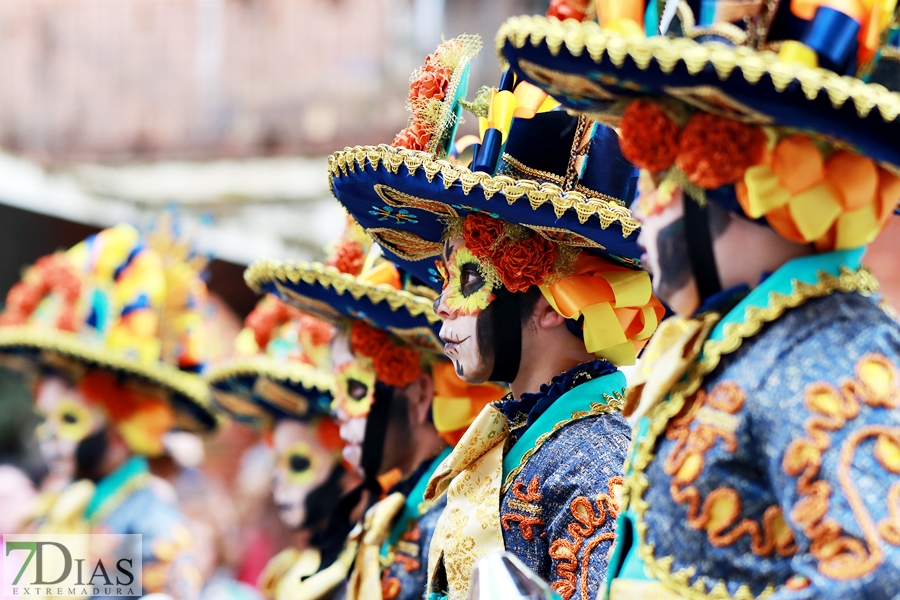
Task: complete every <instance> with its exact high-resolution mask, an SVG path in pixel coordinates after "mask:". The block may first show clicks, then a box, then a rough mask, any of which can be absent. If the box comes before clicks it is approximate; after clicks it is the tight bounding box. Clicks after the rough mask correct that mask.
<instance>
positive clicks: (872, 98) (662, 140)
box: [497, 2, 900, 251]
mask: <svg viewBox="0 0 900 600" xmlns="http://www.w3.org/2000/svg"><path fill="white" fill-rule="evenodd" d="M845 4H846V5H845V6H843V8H841V9H840V10H839V9H837V8H834V6H837V5H834V6H832V5H827V6H826V5H824V4H822V5H820V4H819V3H798V2H791V3H787V2H782V3H769V4H759V5H757V4H756V3H746V5H742V6H743V8H742V9H740V10H737V12H735V10H726V5H725V3H721V2H718V3H716V2H712V3H704V4H703V10H700V11H699V12H698V13H697V14H698V15H699V16H695V13H694V12H693V11H692V10H691V6H693V4H691V3H680V4H678V5H677V10H676V11H674V12H672V13H671V14H669V13H664V14H660V12H659V11H658V10H657V6H656V5H650V6H648V7H646V9H645V7H644V5H643V4H642V3H640V2H623V3H611V2H602V3H597V4H596V15H594V16H595V18H596V19H597V20H598V22H595V21H593V20H591V21H586V22H578V21H577V20H575V19H569V20H565V21H559V20H557V19H548V18H543V17H520V18H517V19H512V20H510V21H508V22H507V23H506V24H505V25H504V26H503V27H502V28H501V30H500V32H499V34H498V37H497V48H498V52H499V53H500V56H501V58H502V60H504V61H508V62H509V64H510V67H511V69H512V70H513V71H514V72H515V73H516V75H517V76H520V77H522V78H524V79H525V80H526V81H529V82H530V83H533V84H534V85H536V86H538V87H540V88H541V89H543V90H544V91H547V92H548V93H550V94H552V95H553V96H554V97H555V98H556V99H557V100H559V101H560V102H562V104H563V105H564V106H566V107H567V108H569V109H570V110H575V111H578V112H580V113H583V114H587V115H590V116H592V117H593V118H596V119H599V120H602V121H604V122H607V123H611V124H614V125H616V126H618V127H619V132H620V135H621V138H622V151H623V154H625V156H626V157H628V158H629V159H630V160H631V161H632V162H634V163H635V164H636V165H637V166H639V167H640V168H641V169H642V182H641V188H642V194H641V195H642V196H643V197H644V199H643V200H642V201H641V204H642V210H644V211H648V212H653V211H655V210H662V208H664V207H665V206H666V205H667V204H668V203H669V202H671V200H672V198H673V197H674V196H675V195H676V194H680V193H684V194H687V195H688V196H690V197H691V198H693V199H694V200H696V201H698V202H700V203H704V202H706V201H707V200H712V201H715V202H718V203H720V204H722V205H723V206H725V207H726V208H728V209H730V210H733V211H738V212H742V213H743V214H745V215H746V216H748V217H750V218H752V219H764V220H765V222H766V223H768V224H769V225H770V226H771V227H772V228H773V229H774V230H776V231H777V232H778V233H779V234H781V235H782V236H784V237H785V238H787V239H789V240H792V241H795V242H798V243H811V244H815V246H816V248H817V249H818V250H819V251H829V250H834V249H846V248H853V247H858V246H861V245H864V244H867V243H869V242H870V241H872V239H874V238H875V237H876V236H877V234H878V233H879V232H880V231H881V230H882V229H883V227H884V226H885V225H886V223H887V221H888V220H889V218H890V216H891V214H892V212H893V211H894V210H895V209H896V206H897V201H898V199H900V177H898V175H900V150H898V146H897V144H896V142H895V140H896V139H897V136H898V134H900V121H898V119H897V117H898V115H900V94H898V93H897V90H900V77H898V76H897V75H898V73H900V69H898V66H900V62H898V57H900V54H898V52H897V50H896V47H895V46H894V44H896V39H897V28H898V24H900V22H898V17H900V14H898V12H897V11H896V10H895V11H893V12H891V11H887V10H885V7H886V5H881V4H879V3H872V4H871V5H866V6H863V5H862V4H861V3H845ZM857 5H858V6H857ZM659 6H662V3H661V4H660V5H659ZM673 6H674V5H673ZM732 8H734V7H733V6H732ZM748 11H749V12H748ZM670 19H671V21H670ZM663 28H665V29H666V32H667V34H666V35H665V36H663V35H656V36H651V37H644V32H645V30H646V31H647V32H651V34H652V33H654V32H656V31H659V30H660V29H663Z"/></svg>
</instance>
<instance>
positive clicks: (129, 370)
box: [0, 225, 216, 453]
mask: <svg viewBox="0 0 900 600" xmlns="http://www.w3.org/2000/svg"><path fill="white" fill-rule="evenodd" d="M204 265H205V259H204V258H203V257H199V256H196V255H194V254H193V253H192V252H191V250H190V246H189V245H188V244H186V243H183V242H181V241H178V240H177V239H175V238H174V237H173V235H172V233H171V231H170V228H169V227H167V226H160V227H159V228H158V230H157V231H156V232H155V233H153V234H151V235H148V236H142V235H141V234H140V233H139V232H138V231H137V230H136V229H135V228H134V227H131V226H130V225H118V226H116V227H113V228H111V229H106V230H103V231H101V232H100V233H98V234H96V235H93V236H91V237H89V238H88V239H86V240H85V241H83V242H81V243H79V244H77V245H76V246H74V247H72V248H71V249H70V250H68V251H66V252H61V253H57V254H53V255H49V256H45V257H43V258H41V259H39V260H38V261H36V262H35V264H34V265H33V266H31V267H30V268H29V269H28V270H26V272H25V275H24V276H23V278H22V280H21V281H20V282H19V283H17V284H16V285H15V286H13V288H12V289H11V290H10V291H9V293H8V295H7V299H6V308H5V310H4V311H3V313H2V314H0V363H2V364H3V365H4V366H6V367H7V368H12V369H15V370H19V371H25V372H28V373H31V374H36V373H37V372H39V371H40V370H42V369H47V368H49V369H53V370H57V371H64V372H66V373H67V374H68V375H70V376H71V377H72V379H73V381H75V382H76V383H77V382H79V381H80V380H82V379H83V378H85V377H87V378H89V379H90V381H91V382H92V383H91V388H92V391H98V390H99V392H104V390H105V391H106V392H109V393H108V394H105V393H97V394H94V393H91V394H90V396H91V397H92V398H100V399H103V402H107V396H111V398H109V399H108V401H109V402H113V404H115V406H106V407H105V408H107V412H108V413H110V416H111V417H112V418H113V420H114V421H117V422H119V424H120V425H123V424H125V422H127V426H125V427H124V429H127V430H129V431H131V432H132V433H133V434H134V435H130V434H129V435H130V437H131V438H133V439H130V440H126V441H129V443H130V444H131V445H132V447H133V448H134V449H135V450H138V451H141V452H145V453H155V452H157V451H160V450H161V436H162V434H164V433H165V432H166V431H168V430H169V429H186V430H190V431H207V430H211V429H212V428H214V426H215V424H216V419H215V417H214V415H213V413H212V412H211V411H210V408H209V406H208V397H209V389H208V387H207V385H206V383H205V382H204V381H203V380H202V379H201V378H200V377H199V376H198V375H196V372H197V371H199V370H200V369H201V367H202V365H203V362H204V360H205V351H206V346H205V342H204V335H203V334H204V332H203V327H204V314H203V312H204V310H205V307H206V298H207V290H206V285H205V284H204V282H203V280H202V279H201V276H200V272H201V270H202V269H203V268H204ZM101 388H102V389H101ZM116 390H117V391H116ZM132 392H133V393H132ZM145 434H146V435H145Z"/></svg>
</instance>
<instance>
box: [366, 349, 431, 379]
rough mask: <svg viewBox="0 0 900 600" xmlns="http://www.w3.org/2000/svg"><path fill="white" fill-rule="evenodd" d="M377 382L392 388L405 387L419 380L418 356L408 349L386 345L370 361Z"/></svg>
mask: <svg viewBox="0 0 900 600" xmlns="http://www.w3.org/2000/svg"><path fill="white" fill-rule="evenodd" d="M372 363H373V366H374V368H375V376H376V377H377V378H378V381H381V382H382V383H386V384H387V385H390V386H393V387H398V388H402V387H406V386H408V385H409V384H411V383H412V382H413V381H415V380H416V379H418V378H419V374H420V373H421V372H422V368H421V367H420V366H419V354H418V353H417V352H416V351H415V350H411V349H409V348H401V347H400V346H394V345H392V344H390V343H388V345H387V346H385V347H383V348H382V351H381V352H380V353H378V355H377V356H375V357H374V359H373V360H372Z"/></svg>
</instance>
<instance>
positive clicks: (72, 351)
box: [0, 325, 215, 431]
mask: <svg viewBox="0 0 900 600" xmlns="http://www.w3.org/2000/svg"><path fill="white" fill-rule="evenodd" d="M11 348H34V349H36V350H47V351H50V352H58V353H59V354H62V355H64V356H69V357H72V358H75V359H78V360H79V361H83V362H87V363H89V364H93V365H96V366H98V367H100V368H103V369H109V370H114V371H121V372H123V373H127V374H129V375H133V376H136V377H139V378H142V379H145V380H147V381H149V382H151V383H153V384H156V385H158V386H160V387H162V388H163V389H165V390H168V391H169V392H175V393H177V394H180V395H181V396H183V397H184V398H186V399H187V400H189V401H191V402H192V403H193V404H194V405H196V406H197V407H199V408H200V409H202V410H203V411H204V412H205V413H207V415H209V416H210V418H211V420H214V417H215V413H213V411H212V409H211V408H210V404H209V387H208V386H207V385H206V382H205V381H204V380H203V379H202V378H201V377H200V376H199V375H194V374H193V373H187V372H184V371H181V370H179V369H178V368H176V367H174V366H172V365H169V364H166V363H161V362H158V361H156V362H153V363H141V362H138V361H136V360H133V359H131V358H129V357H127V356H125V355H122V354H117V353H116V352H114V351H112V350H110V349H108V348H102V347H93V346H91V345H89V344H87V343H85V342H84V341H82V339H81V338H80V337H79V336H78V335H77V334H74V333H69V332H66V331H60V330H58V329H55V328H54V329H51V328H49V327H41V326H37V325H11V326H7V327H2V328H0V349H11ZM177 412H179V413H183V412H184V411H182V410H178V411H177ZM191 425H192V426H193V429H194V430H197V431H203V430H206V429H208V427H207V426H206V425H205V424H201V423H199V422H196V420H195V419H193V418H191Z"/></svg>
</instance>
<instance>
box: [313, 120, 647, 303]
mask: <svg viewBox="0 0 900 600" xmlns="http://www.w3.org/2000/svg"><path fill="white" fill-rule="evenodd" d="M585 127H588V128H589V130H588V131H585V130H584V128H585ZM592 127H594V126H592V125H585V122H584V120H579V119H578V118H577V117H572V116H569V115H568V114H566V113H564V112H560V111H551V112H544V113H538V114H536V115H535V116H533V117H532V118H514V119H513V120H512V124H511V127H510V129H509V135H508V139H507V141H506V144H505V149H504V152H503V153H502V154H501V156H500V158H499V161H498V165H497V167H496V171H494V172H493V173H489V172H481V171H473V170H472V169H470V168H469V167H465V166H461V165H459V164H454V163H451V162H449V161H446V160H442V159H439V158H437V157H436V156H434V155H431V154H428V153H426V152H421V151H416V150H408V149H405V148H394V147H391V146H386V145H381V146H359V147H356V148H347V149H345V150H342V151H340V152H336V153H335V154H333V155H332V156H331V158H330V159H329V163H328V164H329V170H330V178H331V189H332V192H333V193H334V195H335V197H336V198H337V199H338V201H340V202H341V204H343V205H344V207H345V208H346V209H347V210H348V211H349V212H350V214H351V215H352V216H353V217H354V218H355V219H356V220H357V221H358V222H359V224H360V225H362V226H363V227H364V228H365V230H366V232H367V233H368V234H369V235H371V236H372V237H373V238H374V239H375V241H376V242H378V243H379V244H380V245H381V247H382V248H384V250H385V251H386V253H387V254H388V255H390V257H391V258H392V259H393V260H394V261H396V262H397V263H398V264H399V265H400V266H401V267H403V268H404V269H407V270H409V271H410V272H412V273H413V274H415V275H416V276H417V277H419V278H420V279H422V280H423V281H429V282H430V284H431V285H437V280H436V279H434V275H435V274H434V271H433V260H434V259H435V258H437V257H438V255H439V254H440V252H441V249H442V243H443V242H442V240H443V237H444V231H445V229H446V226H447V221H448V220H449V219H455V218H462V217H465V216H466V215H469V214H472V213H486V214H488V215H490V216H492V217H494V218H497V219H501V220H504V221H507V222H512V223H516V224H519V225H522V226H524V227H527V228H529V229H532V230H534V231H537V232H538V233H540V234H541V235H542V236H544V237H546V238H547V239H549V240H551V241H553V242H555V243H558V244H564V245H568V246H572V247H576V248H581V249H584V250H586V251H588V252H591V253H594V254H597V255H600V256H602V257H604V258H606V259H609V260H611V261H613V262H618V263H622V264H627V265H629V266H633V267H637V266H639V263H638V261H637V257H638V256H639V255H640V253H639V252H638V251H637V246H636V239H637V229H638V223H637V221H636V220H635V219H633V218H632V216H631V212H630V210H629V209H628V208H627V204H628V203H629V202H630V201H631V199H632V198H633V197H634V192H635V188H636V181H637V171H636V170H635V169H634V167H633V166H631V165H630V163H628V162H627V161H626V160H625V159H624V158H623V157H622V155H621V153H620V151H619V147H618V141H617V139H616V134H615V132H614V131H612V130H611V129H609V128H606V127H602V126H601V127H598V128H597V129H596V131H594V132H593V135H591V132H592V131H593V129H590V128H592ZM585 139H589V140H590V142H589V145H587V149H586V151H585V150H584V148H583V147H582V150H581V152H580V154H581V155H582V157H584V156H586V163H585V162H584V161H583V160H580V161H577V160H575V159H576V158H578V157H577V156H576V151H577V148H576V147H577V146H579V143H580V142H582V141H583V140H585Z"/></svg>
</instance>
